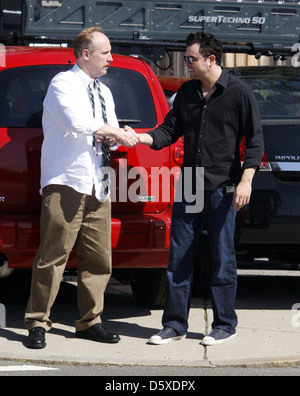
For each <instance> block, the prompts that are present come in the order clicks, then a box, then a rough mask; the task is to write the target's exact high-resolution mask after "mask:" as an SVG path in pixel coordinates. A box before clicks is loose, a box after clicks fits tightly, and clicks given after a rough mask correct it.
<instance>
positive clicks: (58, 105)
mask: <svg viewBox="0 0 300 396" xmlns="http://www.w3.org/2000/svg"><path fill="white" fill-rule="evenodd" d="M80 97H82V92H79V90H78V87H77V86H76V81H70V80H69V79H67V78H64V77H63V75H62V73H61V75H58V76H56V77H55V78H54V79H53V80H52V82H51V84H50V86H49V89H48V92H47V95H46V98H45V100H44V121H45V122H47V121H48V122H51V119H52V121H53V120H55V122H56V123H58V124H60V127H61V129H63V130H64V131H65V132H66V133H79V134H88V135H90V134H92V133H94V132H95V131H97V130H98V129H100V128H101V127H102V126H103V121H101V120H100V119H95V118H94V117H93V110H92V106H91V105H90V103H89V102H88V95H86V97H84V98H81V99H80Z"/></svg>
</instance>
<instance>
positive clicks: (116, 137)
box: [94, 124, 141, 148]
mask: <svg viewBox="0 0 300 396" xmlns="http://www.w3.org/2000/svg"><path fill="white" fill-rule="evenodd" d="M94 135H95V137H96V140H97V142H98V143H103V142H105V143H107V144H108V145H109V146H110V147H112V146H115V145H117V144H121V145H123V146H127V147H130V148H132V147H135V146H137V145H138V144H139V143H141V139H140V136H139V135H138V134H137V133H136V132H135V131H134V130H133V129H132V128H131V127H129V126H127V125H126V126H125V127H124V128H115V127H112V126H110V125H107V124H105V125H103V127H102V128H101V129H99V130H98V131H97V132H95V133H94Z"/></svg>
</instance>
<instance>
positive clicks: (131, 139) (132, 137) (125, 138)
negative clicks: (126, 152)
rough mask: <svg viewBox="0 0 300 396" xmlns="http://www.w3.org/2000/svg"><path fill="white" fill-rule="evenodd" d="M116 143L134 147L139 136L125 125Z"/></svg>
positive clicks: (137, 142)
mask: <svg viewBox="0 0 300 396" xmlns="http://www.w3.org/2000/svg"><path fill="white" fill-rule="evenodd" d="M117 143H119V144H122V145H123V146H127V147H130V148H132V147H135V146H137V145H138V144H139V143H140V138H139V135H138V134H137V133H136V132H135V131H134V130H133V129H132V128H131V127H129V126H127V125H125V127H124V132H123V133H121V134H120V137H119V138H117Z"/></svg>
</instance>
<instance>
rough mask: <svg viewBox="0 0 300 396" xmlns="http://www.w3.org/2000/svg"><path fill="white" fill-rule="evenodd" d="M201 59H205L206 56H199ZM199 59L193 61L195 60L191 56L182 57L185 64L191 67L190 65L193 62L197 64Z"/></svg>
mask: <svg viewBox="0 0 300 396" xmlns="http://www.w3.org/2000/svg"><path fill="white" fill-rule="evenodd" d="M201 58H203V59H206V58H207V56H201ZM201 58H199V59H195V58H193V57H192V56H184V57H183V59H184V61H185V63H190V64H191V65H192V64H193V63H194V62H197V61H198V60H200V59H201Z"/></svg>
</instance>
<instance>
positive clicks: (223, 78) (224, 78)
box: [216, 69, 229, 88]
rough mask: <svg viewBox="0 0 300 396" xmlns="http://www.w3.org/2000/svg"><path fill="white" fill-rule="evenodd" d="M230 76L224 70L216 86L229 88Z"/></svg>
mask: <svg viewBox="0 0 300 396" xmlns="http://www.w3.org/2000/svg"><path fill="white" fill-rule="evenodd" d="M228 79H229V74H228V72H227V70H224V69H222V74H221V75H220V77H219V79H218V81H217V82H216V85H221V86H222V87H224V88H227V85H228Z"/></svg>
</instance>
